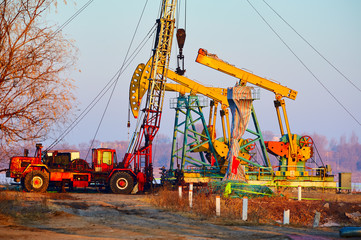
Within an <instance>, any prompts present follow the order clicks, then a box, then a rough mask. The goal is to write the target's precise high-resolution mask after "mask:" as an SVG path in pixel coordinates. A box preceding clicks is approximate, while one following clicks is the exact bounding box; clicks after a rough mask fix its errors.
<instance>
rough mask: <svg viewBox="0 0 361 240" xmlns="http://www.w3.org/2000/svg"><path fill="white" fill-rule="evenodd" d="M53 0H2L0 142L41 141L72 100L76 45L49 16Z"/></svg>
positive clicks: (5, 146)
mask: <svg viewBox="0 0 361 240" xmlns="http://www.w3.org/2000/svg"><path fill="white" fill-rule="evenodd" d="M55 3H56V1H54V0H2V3H1V4H0V147H1V148H2V151H6V150H7V149H9V148H10V147H12V145H15V144H18V143H22V142H24V141H39V140H40V139H42V138H44V137H45V136H46V135H47V134H48V133H49V131H50V130H51V129H52V128H53V127H54V125H57V124H62V123H64V122H65V121H66V120H67V119H68V117H69V113H70V110H71V108H72V103H73V102H74V95H73V92H72V89H73V88H74V85H73V82H72V80H70V79H69V78H67V77H66V75H65V73H66V71H67V70H68V69H69V68H71V67H73V65H74V62H75V60H76V59H75V55H76V48H75V47H74V46H73V45H72V42H71V41H69V40H67V39H65V38H64V37H63V35H62V34H61V32H58V33H57V32H54V29H55V27H56V26H49V25H48V24H47V22H46V19H45V16H46V14H47V13H49V12H50V10H49V9H50V7H51V5H54V4H55Z"/></svg>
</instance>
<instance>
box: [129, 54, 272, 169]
mask: <svg viewBox="0 0 361 240" xmlns="http://www.w3.org/2000/svg"><path fill="white" fill-rule="evenodd" d="M151 61H152V60H151V59H150V60H149V61H148V63H147V64H146V65H145V64H139V65H138V67H137V68H136V70H135V72H134V74H133V77H132V81H131V85H130V92H129V100H130V105H131V110H132V113H133V115H134V117H137V116H138V114H139V108H140V103H141V99H142V97H143V95H144V93H145V92H146V90H147V84H146V81H147V79H148V77H149V72H150V71H149V69H150V67H151V66H150V63H151ZM167 77H168V78H169V79H171V80H173V81H175V82H177V83H179V84H171V83H166V85H165V90H166V91H175V92H179V93H180V94H181V95H182V97H181V98H178V101H179V99H182V100H181V101H182V103H181V104H179V105H178V107H175V109H176V112H177V113H176V121H177V118H178V117H177V116H179V112H180V109H179V106H180V105H184V104H187V103H188V102H193V103H195V102H196V101H198V97H197V96H196V95H197V94H201V95H204V96H206V97H208V98H210V99H211V100H212V101H211V109H210V113H209V121H208V125H206V126H204V128H205V129H204V130H203V135H202V137H201V141H200V142H195V143H193V144H189V146H188V149H190V150H189V151H190V152H207V153H208V157H209V155H211V154H212V152H214V155H215V156H214V158H215V159H214V160H215V162H216V165H217V164H218V165H217V166H215V167H217V168H218V169H215V172H217V173H219V174H221V176H222V175H224V174H225V172H226V169H227V166H228V162H226V161H225V159H226V157H227V154H228V144H229V136H230V124H229V110H228V107H229V103H228V100H227V89H225V88H213V87H205V86H203V85H202V84H199V83H197V82H195V81H193V80H191V79H189V78H186V77H184V76H181V75H178V74H176V73H175V72H173V71H172V70H170V69H168V75H167ZM186 93H190V96H189V97H188V99H185V98H184V94H186ZM189 99H192V100H189ZM219 104H220V105H221V111H220V115H221V123H222V129H223V131H222V133H223V138H218V139H216V138H215V127H213V126H215V125H216V115H217V107H218V105H219ZM195 107H196V106H195V105H192V106H189V108H195ZM199 109H200V108H199ZM199 111H200V112H199V113H198V114H199V115H202V113H201V110H199ZM188 114H189V113H188ZM188 114H186V115H187V116H189V115H188ZM254 117H255V115H254ZM201 118H204V117H201ZM191 122H192V123H190V125H194V121H191ZM257 125H258V123H257ZM257 127H258V129H259V126H257ZM178 128H179V125H178V124H175V131H174V138H173V139H175V138H176V134H177V129H178ZM188 128H190V126H188ZM188 128H187V129H188ZM186 131H187V130H183V131H182V133H183V134H184V135H185V136H186V135H187V134H186V133H184V132H186ZM194 132H195V130H192V133H194ZM258 132H260V131H258ZM260 134H261V133H259V135H260ZM206 135H208V136H209V139H207V136H206ZM193 138H194V139H195V138H196V137H195V136H193ZM259 139H260V138H259V137H258V138H257V139H255V140H253V139H249V140H242V141H240V146H241V152H240V153H239V156H241V158H242V159H240V161H241V163H242V164H244V165H246V164H248V163H249V162H250V159H251V156H250V155H249V150H251V149H253V148H254V144H255V142H256V141H257V140H259ZM261 140H262V144H263V150H264V152H263V155H264V159H265V160H266V166H267V167H270V163H269V158H268V156H267V152H266V150H265V146H264V142H263V139H261ZM186 141H187V139H186V138H185V139H183V144H182V147H181V148H180V149H178V150H176V149H175V144H173V150H172V157H171V164H170V166H171V167H170V170H171V171H172V170H173V165H174V164H175V163H174V161H175V160H174V159H175V158H177V160H178V158H180V159H181V161H182V164H181V166H180V167H179V168H180V169H181V171H184V170H186V169H183V167H184V164H185V161H188V163H191V165H196V166H197V165H198V166H199V167H200V166H202V167H211V168H212V164H204V163H202V164H201V165H199V163H200V162H197V161H196V160H194V159H192V157H190V156H185V154H186V153H185V151H186V150H185V149H186V148H187V147H186V145H187V144H186ZM262 144H261V145H262ZM177 151H183V153H182V154H181V156H178V155H177V154H176V153H177ZM201 157H202V156H201ZM242 160H244V161H242ZM197 163H198V164H197ZM258 167H262V166H260V165H259V166H258ZM271 170H272V169H270V171H271ZM270 171H269V172H270Z"/></svg>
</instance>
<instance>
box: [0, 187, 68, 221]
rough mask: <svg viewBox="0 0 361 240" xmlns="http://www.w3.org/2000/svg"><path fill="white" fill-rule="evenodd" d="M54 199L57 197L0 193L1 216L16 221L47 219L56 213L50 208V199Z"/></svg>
mask: <svg viewBox="0 0 361 240" xmlns="http://www.w3.org/2000/svg"><path fill="white" fill-rule="evenodd" d="M54 197H55V198H56V197H57V195H56V196H55V195H52V194H33V193H22V192H14V191H0V215H2V216H3V217H7V218H11V219H13V220H15V221H34V220H40V219H46V217H44V216H46V215H47V214H49V213H54V212H53V211H52V210H51V208H50V207H49V199H51V198H54ZM61 198H67V195H66V194H64V196H61Z"/></svg>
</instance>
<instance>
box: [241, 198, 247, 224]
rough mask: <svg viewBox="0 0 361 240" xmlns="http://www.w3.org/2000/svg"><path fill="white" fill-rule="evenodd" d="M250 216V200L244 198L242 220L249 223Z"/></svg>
mask: <svg viewBox="0 0 361 240" xmlns="http://www.w3.org/2000/svg"><path fill="white" fill-rule="evenodd" d="M247 216H248V198H247V197H244V198H243V204H242V220H243V221H247Z"/></svg>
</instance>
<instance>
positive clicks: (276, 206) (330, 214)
mask: <svg viewBox="0 0 361 240" xmlns="http://www.w3.org/2000/svg"><path fill="white" fill-rule="evenodd" d="M149 198H150V200H149V201H150V202H151V203H152V204H154V205H155V206H158V207H161V208H163V209H167V210H169V211H175V212H179V213H183V214H184V213H186V214H188V215H189V216H191V217H193V218H197V219H207V220H212V221H216V222H217V223H218V224H226V225H233V224H239V223H243V224H246V222H243V221H241V219H242V205H243V201H242V199H240V198H233V199H230V198H223V197H222V198H221V217H215V215H216V206H215V205H216V203H215V202H216V200H215V199H216V196H215V195H212V194H204V193H194V195H193V207H192V208H190V207H189V201H188V192H186V191H183V198H182V199H179V197H178V191H170V190H165V189H162V190H160V191H159V192H158V193H157V194H156V195H153V196H150V197H149ZM326 203H327V204H326ZM287 209H289V210H290V224H291V225H294V226H307V227H310V226H312V224H313V221H314V216H315V213H316V211H318V212H320V213H321V221H320V223H321V224H324V223H326V222H336V223H338V224H340V225H352V224H355V222H353V220H352V219H349V218H347V217H346V215H345V212H349V213H350V212H357V211H359V212H361V205H360V204H353V203H339V202H325V201H307V200H303V201H296V200H293V199H290V198H287V197H281V196H275V197H260V198H251V199H248V220H247V224H249V223H251V224H275V225H279V224H282V222H283V212H284V210H287Z"/></svg>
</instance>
